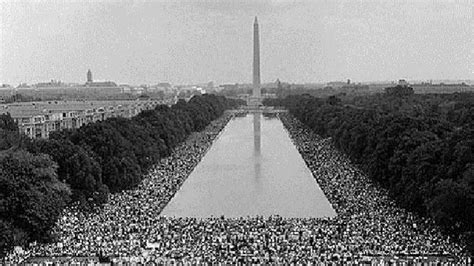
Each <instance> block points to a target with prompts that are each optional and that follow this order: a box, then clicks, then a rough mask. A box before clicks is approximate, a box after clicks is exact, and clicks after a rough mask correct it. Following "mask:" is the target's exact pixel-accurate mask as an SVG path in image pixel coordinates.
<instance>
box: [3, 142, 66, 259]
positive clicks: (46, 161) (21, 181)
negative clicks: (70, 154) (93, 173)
mask: <svg viewBox="0 0 474 266" xmlns="http://www.w3.org/2000/svg"><path fill="white" fill-rule="evenodd" d="M56 169H57V165H56V163H55V162H54V161H52V160H51V158H50V157H49V156H47V155H43V154H42V155H33V154H31V153H28V152H26V151H15V152H8V153H7V154H3V155H2V156H1V158H0V187H1V188H2V190H0V217H1V218H0V226H1V229H2V230H3V231H7V232H6V234H2V236H1V237H2V239H1V240H0V243H4V245H8V246H4V247H1V249H2V250H4V251H5V250H9V249H11V247H10V246H9V245H10V244H13V245H21V244H25V243H27V242H28V241H33V240H35V241H47V240H49V239H50V238H51V234H50V229H51V228H52V227H53V225H54V223H55V222H56V219H57V218H58V217H59V215H60V213H61V211H62V209H63V208H64V206H66V202H67V201H68V199H69V196H70V194H71V192H70V190H69V188H68V186H67V185H66V184H64V183H62V182H60V181H59V180H58V179H57V175H56ZM12 238H13V241H12Z"/></svg>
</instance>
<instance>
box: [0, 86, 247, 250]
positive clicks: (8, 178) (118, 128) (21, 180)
mask: <svg viewBox="0 0 474 266" xmlns="http://www.w3.org/2000/svg"><path fill="white" fill-rule="evenodd" d="M239 104H240V102H238V101H235V100H228V99H226V98H224V97H222V96H215V95H208V94H206V95H202V96H200V95H199V96H194V97H193V98H191V99H190V100H189V102H185V101H179V102H178V103H177V104H175V105H173V106H172V107H168V106H166V105H159V106H157V107H156V108H155V109H154V110H147V111H143V112H141V113H140V114H138V115H137V116H135V117H133V118H131V119H126V118H110V119H107V120H105V121H98V122H95V123H90V124H87V125H85V126H83V127H81V128H79V129H75V130H63V131H61V132H52V133H51V135H50V139H48V140H45V139H36V140H30V141H24V142H25V143H23V142H22V143H23V145H21V146H20V147H23V146H24V147H25V148H26V150H27V151H24V150H21V149H17V151H15V152H13V151H4V152H3V153H1V154H0V156H1V158H0V185H1V188H2V189H1V190H0V217H1V218H0V233H1V234H0V245H1V246H0V252H3V254H0V257H1V256H2V255H4V254H5V252H6V251H8V250H9V249H11V248H12V246H13V245H21V244H25V243H27V242H29V241H33V240H37V241H46V240H48V239H49V238H50V235H49V230H50V229H51V228H52V226H53V225H54V223H55V221H56V219H57V218H58V216H59V213H60V212H61V210H62V209H63V208H64V207H65V206H66V204H68V203H69V204H71V203H73V202H74V203H79V205H80V206H82V207H84V208H85V209H90V208H91V207H93V206H96V205H100V204H102V203H104V202H106V200H107V196H108V194H109V191H110V192H118V191H121V190H125V189H132V188H133V187H134V186H136V185H137V184H138V183H139V182H140V181H141V179H142V176H143V173H145V172H147V171H148V169H149V168H150V167H152V166H153V164H154V163H156V162H157V161H158V160H159V159H160V158H162V157H165V156H168V155H169V154H170V153H171V151H172V150H173V149H174V148H175V147H176V146H177V145H178V144H179V143H180V142H182V141H184V140H185V139H186V137H187V136H189V134H191V133H192V132H193V131H196V130H202V129H204V127H206V126H207V125H208V124H209V123H210V122H211V121H212V120H214V119H216V118H218V117H219V116H221V115H222V114H223V113H224V111H225V110H226V109H229V108H234V107H236V106H238V105H239ZM12 121H13V120H12V119H11V117H10V116H9V115H2V116H0V130H8V131H9V132H16V133H18V129H17V128H16V124H14V123H12ZM19 135H20V134H19Z"/></svg>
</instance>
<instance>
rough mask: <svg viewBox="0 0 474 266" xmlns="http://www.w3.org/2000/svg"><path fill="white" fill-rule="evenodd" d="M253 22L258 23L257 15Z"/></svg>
mask: <svg viewBox="0 0 474 266" xmlns="http://www.w3.org/2000/svg"><path fill="white" fill-rule="evenodd" d="M254 24H258V20H257V16H255V22H254Z"/></svg>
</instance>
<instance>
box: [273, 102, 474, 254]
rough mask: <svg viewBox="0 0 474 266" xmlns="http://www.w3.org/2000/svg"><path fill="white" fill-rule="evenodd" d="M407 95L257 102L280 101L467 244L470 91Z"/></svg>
mask: <svg viewBox="0 0 474 266" xmlns="http://www.w3.org/2000/svg"><path fill="white" fill-rule="evenodd" d="M413 97H418V96H406V97H405V98H403V97H402V98H400V97H398V98H397V97H392V96H389V95H384V94H381V95H377V96H367V97H362V98H359V99H357V100H356V101H352V102H351V103H347V102H343V101H341V99H338V98H337V97H334V96H333V97H329V98H326V99H320V98H315V97H312V96H310V95H299V96H291V97H287V98H285V99H275V100H267V101H266V102H265V104H267V105H280V106H285V107H286V108H288V109H289V111H290V113H291V114H292V115H294V116H295V117H296V118H298V119H299V120H301V121H302V122H303V123H304V124H305V125H307V126H308V127H310V128H311V129H312V130H313V131H314V132H316V133H317V134H319V135H321V136H323V137H332V139H333V142H334V143H335V145H336V147H337V148H338V149H339V150H341V151H343V152H345V153H346V154H347V155H348V156H349V157H350V158H351V160H352V161H353V162H355V163H357V164H359V165H360V166H361V168H362V169H364V170H365V171H366V172H367V174H368V175H369V177H370V178H371V179H372V180H375V181H376V182H378V183H379V184H380V185H381V186H383V187H385V188H387V189H388V191H389V192H390V194H391V196H392V197H393V198H394V199H395V200H396V201H397V202H399V204H401V206H403V207H405V208H407V209H409V210H412V211H416V212H418V213H420V214H421V215H425V216H429V217H431V218H433V219H434V220H435V221H436V222H437V223H438V224H439V225H441V226H443V228H444V229H446V230H447V231H448V232H449V233H453V234H454V235H458V236H463V237H466V240H467V241H468V242H469V241H470V245H471V246H470V248H471V250H472V248H473V246H472V245H473V243H474V242H473V241H472V237H473V233H472V232H473V231H474V228H473V227H474V222H473V221H474V119H473V118H474V114H473V112H472V110H473V107H474V99H473V95H472V94H466V95H465V96H464V97H458V96H457V95H451V96H449V95H448V96H443V97H445V98H444V100H440V96H439V95H432V96H429V95H428V96H427V95H423V96H421V97H422V98H421V99H420V98H418V99H415V98H413ZM456 98H457V99H458V101H457V102H456V101H454V102H453V99H456ZM466 99H467V100H466ZM469 99H470V100H469ZM422 100H424V101H425V102H423V101H422ZM435 102H436V103H437V104H436V105H434V103H435ZM410 103H416V104H410ZM447 105H449V108H448V109H445V107H446V106H447ZM404 106H406V107H407V108H405V107H404ZM466 110H470V111H469V112H470V114H469V113H468V112H467V111H466ZM455 114H458V115H459V117H454V115H455ZM461 117H462V118H461ZM468 239H470V240H468Z"/></svg>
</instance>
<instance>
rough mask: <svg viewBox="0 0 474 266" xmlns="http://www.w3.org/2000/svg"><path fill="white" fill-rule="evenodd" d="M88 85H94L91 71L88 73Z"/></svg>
mask: <svg viewBox="0 0 474 266" xmlns="http://www.w3.org/2000/svg"><path fill="white" fill-rule="evenodd" d="M87 83H92V72H91V70H90V69H89V70H88V71H87Z"/></svg>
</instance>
